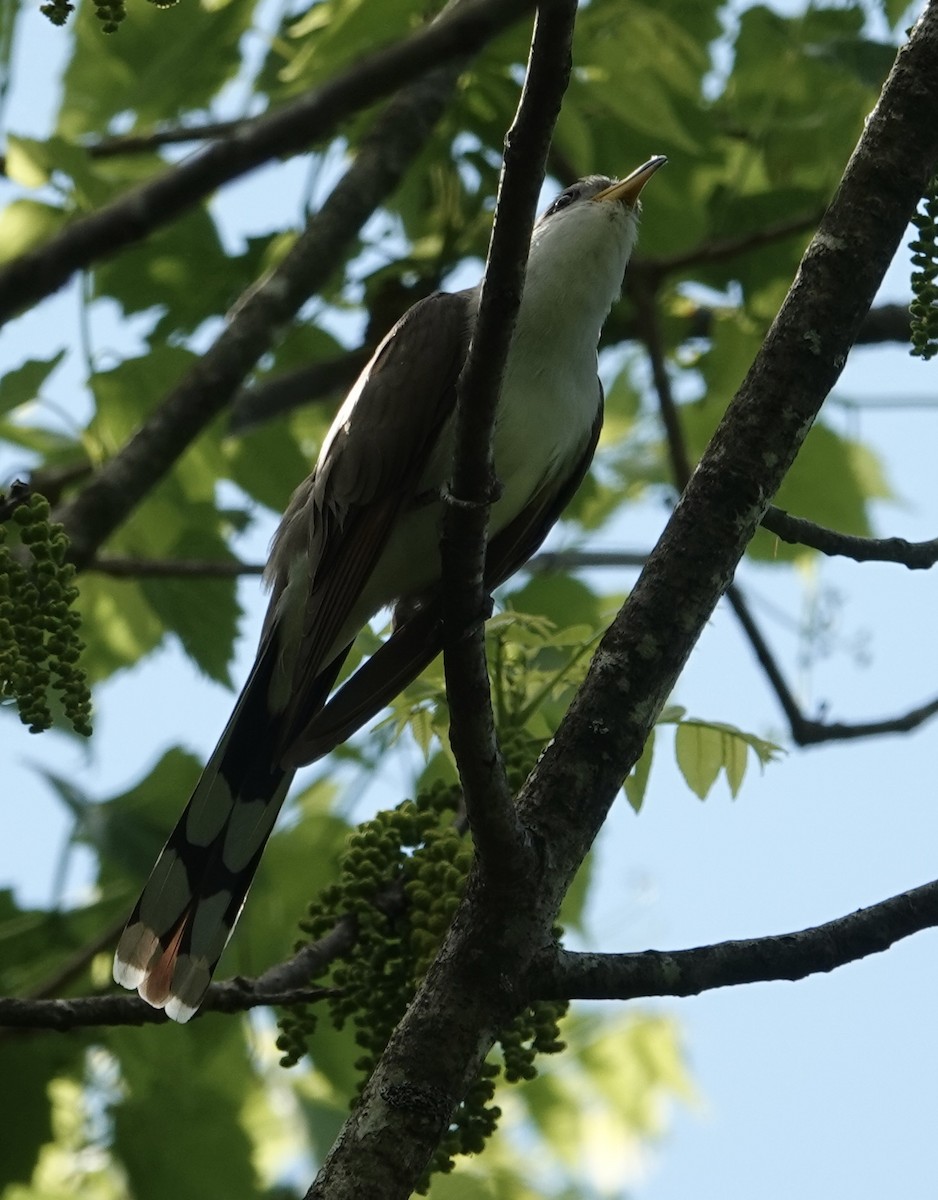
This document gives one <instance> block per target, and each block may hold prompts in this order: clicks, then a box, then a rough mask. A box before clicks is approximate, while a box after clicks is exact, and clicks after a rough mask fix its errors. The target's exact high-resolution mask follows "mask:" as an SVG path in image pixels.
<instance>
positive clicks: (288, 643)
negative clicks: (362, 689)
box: [265, 292, 471, 748]
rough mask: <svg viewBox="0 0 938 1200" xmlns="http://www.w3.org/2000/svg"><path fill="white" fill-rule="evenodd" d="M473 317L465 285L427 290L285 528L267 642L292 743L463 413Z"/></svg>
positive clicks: (367, 377)
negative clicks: (458, 407) (404, 515)
mask: <svg viewBox="0 0 938 1200" xmlns="http://www.w3.org/2000/svg"><path fill="white" fill-rule="evenodd" d="M470 317H471V313H470V293H467V292H460V293H455V294H447V293H439V294H436V295H433V296H429V297H427V298H426V299H425V300H422V301H420V302H419V303H418V304H416V305H414V307H413V308H412V309H410V310H409V312H407V313H406V314H405V316H404V317H403V318H402V319H401V320H400V321H399V322H398V324H397V325H396V326H395V327H394V329H392V330H391V332H390V333H389V334H388V336H387V337H386V338H385V339H384V341H383V342H382V343H381V345H380V346H379V347H378V350H377V351H376V352H375V356H374V358H373V359H372V361H371V363H370V364H369V366H368V367H367V368H366V370H365V372H364V373H363V375H362V377H361V380H360V381H359V383H358V384H356V387H355V389H353V392H352V393H351V394H350V396H349V399H348V400H347V401H346V403H345V404H344V405H343V407H342V409H341V410H340V412H339V414H338V416H337V418H336V422H335V423H334V425H333V427H332V430H331V431H330V440H329V441H328V443H327V445H326V448H325V451H324V453H323V454H322V455H321V457H320V461H319V463H318V464H317V467H316V470H315V471H314V472H313V474H312V475H311V476H310V477H309V479H308V480H306V482H305V483H304V484H302V485H301V487H300V488H299V489H297V492H296V493H295V495H294V497H293V499H292V501H291V503H290V506H289V508H288V510H287V512H286V514H285V516H284V519H283V521H282V523H281V526H280V529H279V530H278V532H277V535H276V537H275V540H274V544H273V547H272V549H271V557H270V563H269V566H268V576H269V578H270V579H271V580H272V583H273V595H272V597H271V604H270V609H269V611H268V618H267V623H266V626H265V637H266V636H269V635H273V637H274V638H275V639H276V640H278V641H279V642H280V644H281V645H280V654H281V659H282V661H281V664H280V668H281V669H280V671H279V674H278V679H276V680H275V682H274V683H273V684H272V695H273V692H274V690H275V689H277V688H278V687H279V688H280V689H281V690H282V692H283V698H282V703H281V704H278V705H276V707H278V708H279V709H280V710H281V712H282V716H283V724H282V743H281V744H282V745H283V746H284V747H285V748H286V747H287V746H289V745H290V743H291V742H292V740H293V739H294V737H295V736H296V734H297V732H298V731H299V730H301V729H302V728H303V727H304V726H305V724H306V722H307V721H308V720H309V719H310V716H311V714H312V713H314V712H315V711H316V710H317V708H318V707H319V704H320V703H321V695H320V693H321V687H320V686H319V683H318V680H319V677H320V674H321V672H322V670H323V668H325V667H327V666H328V665H329V663H330V662H332V661H334V659H335V658H336V656H337V655H339V654H340V653H342V652H343V651H344V642H345V641H346V640H347V639H350V638H353V637H354V635H355V634H356V633H357V632H358V627H355V628H350V627H349V626H350V619H351V623H352V625H356V621H357V625H359V626H360V625H361V624H363V623H364V622H365V621H366V620H367V619H368V617H369V616H370V614H367V613H366V614H357V613H356V605H357V604H358V602H359V600H360V597H361V594H362V590H363V589H364V587H365V585H366V583H367V581H368V579H369V576H370V575H371V573H372V571H373V570H374V568H375V565H376V564H377V561H378V559H379V557H380V555H381V552H382V550H383V549H384V547H385V545H386V543H387V540H388V536H389V533H390V530H391V528H392V526H393V523H394V521H395V519H396V517H397V515H398V513H399V512H400V511H401V509H402V508H403V507H405V506H407V505H409V504H410V503H412V501H413V498H414V495H415V493H416V491H417V487H418V481H419V478H420V474H421V471H422V468H423V466H424V464H425V462H426V459H427V455H428V453H429V451H430V448H431V447H432V446H433V445H434V443H435V442H436V440H437V438H438V437H439V434H440V430H441V428H442V426H443V424H444V423H445V421H446V419H447V418H448V417H449V416H450V414H451V413H452V411H453V407H454V405H455V399H456V382H457V380H458V378H459V372H460V370H461V369H462V364H463V361H464V359H465V354H466V346H467V344H468V338H469V327H470ZM291 581H292V582H291ZM300 604H302V611H299V609H298V606H299V605H300ZM359 617H360V619H358V618H359ZM278 627H279V630H278ZM297 631H298V632H297ZM278 632H282V634H283V636H282V637H279V638H278ZM291 632H292V633H293V636H292V637H291V636H290V633H291Z"/></svg>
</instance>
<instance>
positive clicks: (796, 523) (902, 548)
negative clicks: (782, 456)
mask: <svg viewBox="0 0 938 1200" xmlns="http://www.w3.org/2000/svg"><path fill="white" fill-rule="evenodd" d="M631 294H632V297H633V299H634V301H635V306H636V321H637V324H638V330H639V336H640V337H641V339H642V341H643V342H644V343H645V348H646V350H647V352H648V357H649V360H650V362H651V372H652V380H653V383H654V387H655V391H656V393H657V396H658V407H659V410H660V413H661V420H662V423H663V425H664V428H665V436H666V440H667V443H668V451H669V455H670V458H671V469H672V471H673V473H674V477H675V480H676V482H677V485H678V487H679V489H680V490H682V491H683V490H684V488H686V487H687V484H688V481H689V480H690V477H691V473H692V466H691V459H690V454H689V453H688V450H687V444H686V442H685V440H684V430H683V427H682V425H681V418H680V414H679V412H678V408H677V405H676V404H675V402H674V395H673V393H672V391H671V381H670V379H669V377H668V370H667V362H666V359H665V352H664V343H663V339H662V335H661V325H660V322H659V320H658V309H657V296H656V285H655V284H654V283H653V282H650V281H649V279H648V278H647V276H646V277H642V276H640V277H639V279H638V281H637V282H635V283H633V285H632V289H631ZM761 523H762V524H763V525H764V526H765V527H766V528H767V529H771V530H773V531H774V532H776V533H777V534H778V536H784V538H785V540H786V541H801V540H803V539H805V540H807V539H810V540H807V544H809V545H815V546H817V547H818V549H826V550H827V552H828V553H834V552H835V551H834V550H833V547H834V546H837V547H838V548H839V550H838V552H840V553H851V552H852V554H853V556H856V557H860V556H863V555H864V553H865V556H866V560H868V559H870V558H874V557H879V558H882V557H884V555H885V554H887V553H890V554H892V555H902V554H904V555H905V557H902V558H895V557H893V558H892V559H891V560H890V561H904V562H906V565H911V563H910V562H909V561H908V559H909V557H910V556H912V557H915V553H914V548H913V547H911V546H910V544H909V543H908V542H903V541H902V539H901V538H891V539H888V540H885V541H883V542H881V543H876V546H877V547H878V548H880V549H881V553H880V554H879V555H877V554H875V552H872V553H871V552H870V551H871V546H872V545H873V539H867V538H846V537H845V536H844V535H840V534H836V533H834V532H833V531H831V530H827V529H822V528H821V527H820V526H817V525H813V524H812V523H811V522H810V521H800V520H798V519H797V518H794V517H789V516H788V514H787V513H783V512H782V511H781V510H780V509H776V508H770V509H768V510H767V512H766V513H764V514H763V516H762V521H761ZM781 530H784V531H785V532H784V534H782V533H781V532H779V531H781ZM798 534H800V535H802V536H801V537H799V536H797V535H798ZM786 535H787V536H786ZM819 543H821V544H820V545H819ZM922 546H923V548H924V553H921V552H920V553H919V554H918V558H917V561H916V565H918V566H925V565H929V566H930V565H931V563H930V562H928V561H927V559H928V555H929V551H931V553H932V554H933V555H935V556H936V557H938V542H932V543H923V544H922ZM862 560H863V559H862V558H861V561H862ZM933 561H934V557H933V558H932V562H933ZM726 598H727V600H728V601H729V603H730V607H731V608H732V609H733V612H734V613H735V614H736V617H737V619H738V620H739V623H740V626H741V628H742V630H743V632H744V634H745V635H746V637H747V639H748V641H749V643H750V645H751V646H752V649H753V651H754V653H755V655H756V658H757V659H758V661H759V665H760V666H761V667H762V669H763V671H764V672H765V675H766V678H767V679H768V681H769V685H770V686H771V688H772V690H773V691H774V692H775V695H776V697H777V699H778V702H779V704H780V705H781V706H782V709H783V710H784V712H785V716H786V717H787V718H788V723H789V726H790V729H791V736H792V739H793V741H794V742H795V743H796V744H797V745H799V746H812V745H819V744H820V743H822V742H831V741H846V740H850V739H855V738H863V737H873V736H876V735H880V734H889V733H907V732H909V731H910V730H912V729H916V728H917V727H918V726H919V725H921V724H923V723H924V722H925V721H927V720H929V719H930V718H931V717H932V716H934V715H935V713H936V712H938V701H932V702H931V703H928V704H925V705H921V706H919V707H916V708H914V709H912V710H910V711H909V712H906V713H903V714H901V715H899V716H896V717H891V718H888V719H885V720H881V721H863V722H858V723H855V724H851V723H844V722H837V721H832V722H825V721H814V720H811V719H810V718H808V717H806V716H805V714H804V713H803V712H802V710H801V707H800V705H799V704H798V701H797V700H796V699H795V696H794V693H793V692H792V690H791V688H790V687H789V686H788V684H787V682H786V680H785V677H784V675H783V673H782V670H781V668H780V667H779V665H778V663H777V662H776V660H775V657H774V655H773V654H772V652H771V650H770V649H769V645H768V642H767V641H766V640H765V638H764V636H763V635H762V631H761V630H760V629H759V626H758V623H757V622H756V620H755V618H754V617H753V615H752V613H751V611H750V609H749V606H748V605H747V603H746V601H745V599H744V597H743V594H742V592H741V591H740V589H739V586H738V585H737V584H735V583H731V584H730V585H729V587H728V588H727V590H726Z"/></svg>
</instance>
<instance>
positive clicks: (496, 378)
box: [441, 0, 576, 882]
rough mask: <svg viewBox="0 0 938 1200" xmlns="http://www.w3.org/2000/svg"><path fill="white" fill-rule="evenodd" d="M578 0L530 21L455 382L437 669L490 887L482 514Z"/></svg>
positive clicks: (498, 869)
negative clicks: (472, 317) (441, 668)
mask: <svg viewBox="0 0 938 1200" xmlns="http://www.w3.org/2000/svg"><path fill="white" fill-rule="evenodd" d="M575 19H576V3H575V0H564V2H563V3H554V4H551V5H549V6H547V5H544V6H542V7H540V8H539V9H538V13H537V18H536V21H535V26H534V35H533V38H532V41H531V52H530V56H529V59H528V66H527V72H526V76H525V83H524V88H523V90H522V93H521V99H520V101H519V104H518V111H517V114H516V116H515V119H514V122H513V124H512V127H511V129H510V130H509V132H508V135H507V137H506V139H505V158H504V168H503V171H502V177H501V180H500V183H499V189H498V201H497V205H496V210H495V221H494V225H493V228H492V238H491V243H490V247H489V255H488V262H487V264H486V269H485V276H484V279H483V281H482V290H481V294H480V297H479V308H478V313H477V316H476V323H475V327H474V329H473V333H472V341H471V343H470V346H469V352H468V355H467V358H466V363H465V366H464V367H463V371H462V374H461V376H460V379H459V386H458V398H457V406H456V432H455V445H454V452H453V470H452V483H451V485H450V491H449V494H448V495H447V496H446V497H445V499H446V500H447V504H446V505H445V507H444V514H443V536H442V544H441V555H442V563H443V613H444V622H445V631H446V638H445V643H444V652H443V661H444V664H445V669H446V694H447V699H448V702H449V707H450V713H451V721H450V741H451V743H452V746H453V753H454V755H455V757H456V762H457V764H458V766H459V775H460V779H461V781H462V785H463V792H464V795H465V801H466V811H467V813H468V817H469V824H470V827H471V829H472V835H473V840H474V842H475V846H476V852H477V854H478V856H479V860H480V862H481V864H482V867H483V870H485V871H487V872H488V875H489V879H490V881H492V882H497V880H498V879H499V878H500V877H503V876H504V875H505V874H506V872H510V871H511V870H519V869H520V868H521V865H522V857H525V858H526V857H528V855H527V854H526V849H527V848H526V846H525V845H524V840H523V837H522V834H521V827H520V825H519V822H518V819H517V815H516V813H515V810H514V805H513V803H512V796H511V789H510V787H509V785H508V777H507V775H506V773H505V765H504V762H503V760H502V757H501V751H500V750H499V747H498V739H497V736H496V733H495V717H494V714H493V712H492V697H491V691H490V685H489V677H488V668H487V665H486V659H485V629H484V621H485V617H486V616H488V612H489V611H490V609H491V600H490V598H489V597H488V596H487V595H486V588H485V544H486V535H487V531H488V521H489V511H490V506H491V504H492V501H493V500H494V499H495V498H496V496H497V494H498V491H499V487H500V484H499V481H498V480H497V479H496V477H495V461H494V456H493V452H492V433H493V430H494V428H495V413H496V409H497V405H498V399H499V393H500V390H501V384H502V377H503V374H504V370H505V363H506V361H507V358H508V350H509V347H510V346H511V339H512V335H513V333H514V328H515V321H516V319H517V315H518V307H519V304H520V302H521V293H522V291H523V289H524V275H525V266H526V263H527V255H528V246H529V244H530V241H531V229H532V226H533V224H534V216H535V211H536V207H537V200H538V195H539V193H540V187H541V183H542V181H543V179H544V171H545V167H546V163H547V152H548V148H549V146H550V141H551V135H552V133H553V129H554V124H555V123H556V120H557V116H558V114H559V112H560V105H561V101H562V100H563V95H564V92H565V91H566V88H567V82H568V80H569V78H570V69H571V61H572V60H571V46H572V41H573V26H574V21H575Z"/></svg>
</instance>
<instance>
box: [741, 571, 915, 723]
mask: <svg viewBox="0 0 938 1200" xmlns="http://www.w3.org/2000/svg"><path fill="white" fill-rule="evenodd" d="M726 597H727V599H728V600H729V602H730V604H731V605H732V607H733V611H734V612H735V614H736V617H737V619H738V620H739V623H740V625H741V626H742V628H743V631H744V632H745V634H746V637H747V638H748V639H749V643H750V645H751V646H752V648H753V651H754V652H755V655H756V658H757V659H758V660H759V665H760V666H761V667H762V670H763V671H764V672H765V676H766V679H768V681H769V684H770V686H771V688H772V691H773V692H774V693H775V695H776V698H777V699H778V702H779V704H780V705H781V706H782V710H783V711H784V713H785V716H786V717H787V718H788V725H789V729H790V731H791V737H792V741H793V742H794V743H795V744H796V745H798V746H819V745H820V744H821V743H822V742H843V741H855V740H856V739H857V738H866V737H879V736H881V735H883V734H890V733H910V732H911V731H912V730H913V729H917V728H918V727H919V726H920V725H924V724H925V722H926V721H928V720H930V719H931V718H932V717H933V716H935V715H936V714H938V698H936V699H934V700H930V701H928V702H927V703H926V704H922V705H919V706H917V707H916V708H912V709H910V710H909V711H908V712H904V713H900V714H899V716H896V717H887V718H885V719H883V720H881V721H858V722H855V723H852V724H851V723H848V722H843V721H829V722H828V721H813V720H811V719H810V718H809V717H806V716H805V715H804V713H803V712H802V710H801V707H800V705H799V704H798V701H797V700H796V699H795V697H794V694H793V693H792V690H791V688H790V687H789V686H788V683H787V681H786V679H785V676H784V675H783V674H782V670H781V668H780V667H779V665H778V663H777V662H776V661H775V656H774V655H773V653H772V651H771V649H770V648H769V644H768V642H767V641H766V640H765V638H764V637H763V635H762V631H761V630H760V629H759V626H758V625H757V624H756V622H755V620H754V618H753V616H752V613H751V612H750V611H749V606H748V604H747V603H746V601H745V599H744V598H743V595H742V593H741V592H740V590H739V588H738V587H737V586H736V585H735V584H732V585H731V586H730V587H729V588H728V589H727V592H726Z"/></svg>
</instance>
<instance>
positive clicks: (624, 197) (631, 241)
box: [525, 154, 668, 320]
mask: <svg viewBox="0 0 938 1200" xmlns="http://www.w3.org/2000/svg"><path fill="white" fill-rule="evenodd" d="M667 161H668V160H667V159H666V158H665V156H664V155H663V154H657V155H655V157H654V158H650V159H649V160H648V161H647V162H646V163H643V164H642V165H641V166H640V167H638V168H637V169H636V170H634V171H633V172H632V173H631V174H630V175H627V176H626V178H625V179H609V178H607V177H606V176H605V175H588V176H587V177H586V178H585V179H580V180H578V181H577V182H576V183H574V184H572V185H571V186H570V187H568V188H566V189H565V190H564V191H562V192H561V193H560V195H559V196H558V197H557V199H556V200H555V201H554V202H553V204H551V206H550V207H549V208H548V209H547V211H546V212H545V213H544V214H543V216H542V217H541V218H540V219H539V220H538V222H537V224H536V225H535V226H534V230H533V232H532V234H531V252H530V255H529V258H528V270H527V282H526V283H525V289H526V292H530V291H532V290H536V291H538V292H540V293H541V294H542V295H543V296H545V297H548V296H549V295H550V294H551V293H552V292H554V291H556V290H557V289H558V287H559V288H560V289H561V290H562V291H563V292H564V294H569V295H570V297H571V301H572V302H578V301H579V300H580V296H579V293H580V292H581V291H583V290H584V289H585V290H586V291H588V293H589V296H588V299H589V301H590V307H595V308H596V310H597V313H599V319H600V320H603V319H604V318H605V316H606V313H608V311H609V307H610V305H611V304H612V302H613V300H614V299H615V297H616V296H617V295H618V294H619V289H620V288H621V287H622V277H623V275H624V274H625V268H626V265H627V263H628V261H629V256H630V255H631V253H632V250H633V248H634V246H635V241H636V238H637V237H638V219H639V214H640V212H641V204H640V202H639V196H640V194H641V191H642V188H643V187H644V186H645V184H646V183H647V182H648V180H649V179H651V177H652V175H654V174H655V172H656V171H658V170H659V169H660V168H661V167H663V166H664V164H665V163H666V162H667ZM586 300H587V297H586V296H585V295H584V297H583V302H586Z"/></svg>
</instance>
